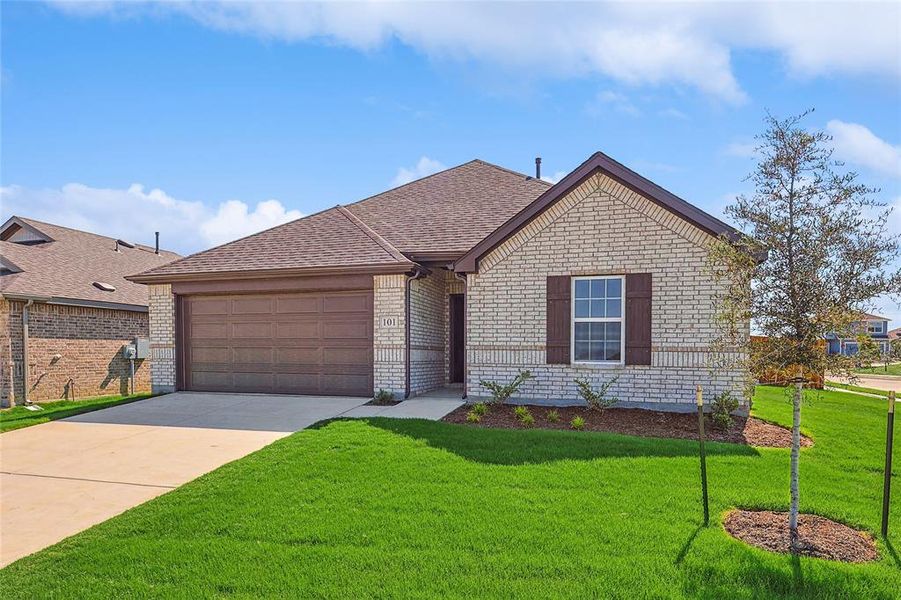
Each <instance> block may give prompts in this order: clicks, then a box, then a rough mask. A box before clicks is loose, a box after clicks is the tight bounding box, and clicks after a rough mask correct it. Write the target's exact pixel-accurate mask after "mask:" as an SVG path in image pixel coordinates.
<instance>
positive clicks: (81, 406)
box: [0, 393, 152, 433]
mask: <svg viewBox="0 0 901 600" xmlns="http://www.w3.org/2000/svg"><path fill="white" fill-rule="evenodd" d="M151 395H152V394H149V393H147V394H135V395H133V396H99V397H97V398H85V399H84V400H74V401H72V400H59V401H57V402H41V403H40V407H41V408H42V409H43V410H37V411H31V410H28V409H26V408H25V407H24V406H15V407H13V408H10V409H4V410H2V411H0V433H4V432H6V431H12V430H14V429H22V428H23V427H31V426H32V425H40V424H41V423H46V422H48V421H56V420H57V419H65V418H66V417H71V416H74V415H80V414H81V413H86V412H91V411H92V410H100V409H101V408H108V407H110V406H115V405H116V404H125V403H128V402H134V401H135V400H143V399H144V398H149V397H150V396H151Z"/></svg>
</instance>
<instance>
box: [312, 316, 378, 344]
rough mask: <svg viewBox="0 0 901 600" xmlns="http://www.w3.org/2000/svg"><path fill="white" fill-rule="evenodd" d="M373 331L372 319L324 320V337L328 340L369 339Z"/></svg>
mask: <svg viewBox="0 0 901 600" xmlns="http://www.w3.org/2000/svg"><path fill="white" fill-rule="evenodd" d="M371 331H372V322H371V321H351V320H347V321H324V322H323V323H322V337H323V338H324V339H325V340H326V341H329V340H338V339H346V340H363V341H368V340H369V339H371V338H370V332H371Z"/></svg>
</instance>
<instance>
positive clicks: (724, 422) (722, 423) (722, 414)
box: [710, 391, 738, 431]
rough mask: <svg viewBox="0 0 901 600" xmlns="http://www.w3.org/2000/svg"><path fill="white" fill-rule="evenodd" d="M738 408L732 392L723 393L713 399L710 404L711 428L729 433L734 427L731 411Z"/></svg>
mask: <svg viewBox="0 0 901 600" xmlns="http://www.w3.org/2000/svg"><path fill="white" fill-rule="evenodd" d="M736 408H738V400H737V399H736V398H735V396H733V395H732V392H729V391H724V392H721V393H719V394H717V395H716V396H714V397H713V402H711V403H710V420H711V421H713V426H714V427H716V428H717V429H722V430H723V431H729V430H730V429H732V426H733V425H735V419H733V418H732V411H733V410H735V409H736Z"/></svg>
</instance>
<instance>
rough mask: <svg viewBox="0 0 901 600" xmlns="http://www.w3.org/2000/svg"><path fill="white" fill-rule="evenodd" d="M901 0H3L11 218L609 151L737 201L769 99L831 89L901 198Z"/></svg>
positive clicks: (870, 164) (785, 110)
mask: <svg viewBox="0 0 901 600" xmlns="http://www.w3.org/2000/svg"><path fill="white" fill-rule="evenodd" d="M899 10H901V9H899V5H897V4H867V5H862V6H858V7H856V8H855V6H854V5H851V4H847V5H845V4H841V3H831V4H824V5H819V6H818V7H817V8H816V10H814V7H813V5H811V4H804V3H800V4H792V5H789V6H785V7H783V8H779V7H778V6H776V5H763V4H741V3H733V4H730V5H716V6H715V5H712V4H694V5H679V4H674V3H670V4H666V5H663V4H655V5H641V4H630V5H622V4H618V5H605V6H600V5H587V4H575V5H551V4H528V5H519V4H509V3H508V4H492V5H489V4H477V3H471V4H467V5H465V6H463V7H460V6H457V7H456V8H455V7H453V6H451V5H443V4H431V5H409V4H407V5H403V4H391V5H372V4H366V5H355V4H342V5H337V6H334V5H333V6H330V7H323V6H318V5H309V4H306V5H298V4H288V3H281V4H264V5H260V4H258V5H254V6H250V5H241V4H219V3H214V2H210V3H204V4H166V5H147V4H138V5H135V4H130V5H116V4H112V3H90V4H79V5H73V4H39V3H7V2H4V3H3V5H2V31H0V37H2V41H0V44H2V47H0V50H2V79H0V84H2V97H0V100H2V108H0V117H2V133H0V142H2V161H0V183H2V186H3V196H2V200H3V207H2V211H3V216H4V217H6V216H8V215H9V214H10V213H11V212H16V213H22V214H25V215H31V216H33V217H35V218H42V219H47V220H52V221H55V222H59V223H62V224H69V225H72V226H75V227H83V228H87V229H92V230H95V231H98V232H100V233H106V234H110V235H115V236H119V237H130V238H132V239H135V240H137V241H143V242H149V241H151V240H152V235H153V231H154V230H156V229H160V230H161V231H162V239H163V242H164V245H166V246H167V247H170V248H172V249H174V250H176V251H180V252H183V253H187V252H192V251H196V250H199V249H202V248H204V247H208V246H210V245H213V244H215V243H221V242H223V241H226V240H228V239H232V238H234V237H237V236H239V235H243V234H246V233H249V232H250V231H253V230H255V229H259V228H263V227H267V226H271V225H274V224H276V223H278V222H281V221H284V220H286V219H290V218H296V217H297V216H299V215H301V214H309V213H312V212H315V211H318V210H321V209H323V208H327V207H330V206H334V205H335V204H339V203H341V204H343V203H350V202H353V201H355V200H359V199H361V198H363V197H366V196H368V195H371V194H374V193H377V192H379V191H382V190H384V189H387V188H388V187H391V186H392V185H394V184H396V183H398V182H401V181H405V180H407V179H409V178H411V177H415V176H418V175H422V174H427V173H429V172H431V171H433V170H435V169H438V168H440V167H441V166H453V165H456V164H459V163H462V162H465V161H467V160H470V159H472V158H476V157H478V158H482V159H484V160H488V161H490V162H494V163H497V164H500V165H503V166H506V167H509V168H512V169H516V170H519V171H523V172H531V171H532V169H533V168H534V167H533V160H534V157H535V156H537V155H540V156H542V157H543V173H544V174H545V175H547V176H550V177H554V176H559V174H561V173H565V172H568V171H569V170H571V169H572V168H574V167H575V166H576V165H578V164H579V163H580V162H581V161H582V160H584V159H585V158H586V157H587V156H588V155H589V154H591V153H592V152H593V151H595V150H598V149H600V150H603V151H604V152H606V153H607V154H610V155H611V156H613V157H614V158H616V159H618V160H620V161H621V162H624V163H625V164H627V165H629V166H630V167H632V168H634V169H635V170H637V171H639V172H640V173H642V174H643V175H645V176H646V177H649V178H650V179H652V180H654V181H655V182H657V183H659V184H660V185H662V186H664V187H666V188H667V189H669V190H671V191H673V192H674V193H676V194H678V195H680V196H682V197H683V198H685V199H687V200H689V201H690V202H693V203H695V204H697V205H699V206H700V207H702V208H704V209H706V210H708V211H710V212H712V213H714V214H717V215H721V214H722V210H723V207H724V206H725V205H726V204H727V203H728V201H729V198H730V197H732V196H734V195H735V194H736V193H740V192H745V191H748V189H749V188H748V185H747V184H746V183H745V182H744V181H743V179H744V177H745V175H747V173H748V172H749V171H750V169H751V168H752V167H753V159H752V158H751V157H750V156H749V153H748V147H749V144H751V143H752V141H753V136H754V134H755V133H756V132H758V131H759V129H760V128H761V120H762V117H763V115H764V111H765V110H766V109H769V110H770V111H772V112H773V113H775V114H777V115H781V116H785V115H789V114H794V113H798V112H800V111H802V110H804V109H806V108H810V107H815V108H816V112H815V113H814V114H813V115H811V116H810V117H808V119H807V124H808V126H810V127H811V128H821V129H826V130H828V131H830V132H831V133H833V134H834V135H835V140H836V142H835V143H836V153H837V156H839V157H840V158H843V159H845V160H846V162H847V163H848V165H849V167H852V168H854V169H856V170H858V171H859V172H860V174H861V178H862V180H863V181H865V182H867V183H869V184H871V185H874V186H877V187H880V188H882V192H880V197H881V198H882V199H884V200H886V201H887V202H891V203H895V204H898V205H899V207H901V108H899V107H901V58H899V57H901V41H899V37H901V33H899V26H898V23H899V22H901V21H899V19H901V13H899ZM899 212H901V208H899ZM892 228H893V231H892V232H893V233H894V234H895V235H901V218H899V217H898V215H896V216H895V218H894V220H893V222H892ZM879 308H880V310H882V311H883V312H887V313H889V314H890V316H892V317H893V318H894V319H896V320H901V309H899V308H898V307H897V306H896V305H894V304H893V303H891V302H888V301H885V302H881V303H880V307H879Z"/></svg>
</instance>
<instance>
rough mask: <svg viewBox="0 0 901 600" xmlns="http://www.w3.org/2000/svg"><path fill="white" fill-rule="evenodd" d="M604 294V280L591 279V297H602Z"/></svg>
mask: <svg viewBox="0 0 901 600" xmlns="http://www.w3.org/2000/svg"><path fill="white" fill-rule="evenodd" d="M605 295H606V294H605V293H604V280H603V279H592V280H591V297H592V298H603V297H604V296H605Z"/></svg>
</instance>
